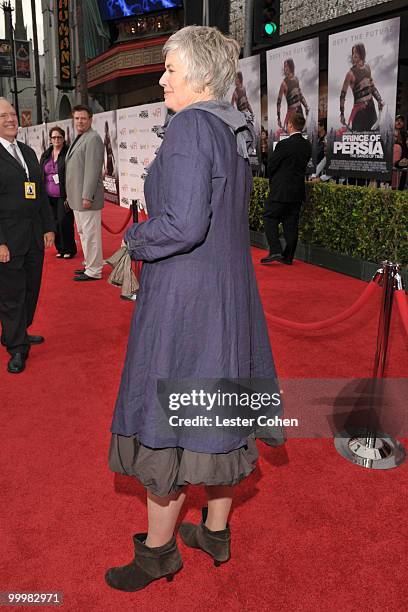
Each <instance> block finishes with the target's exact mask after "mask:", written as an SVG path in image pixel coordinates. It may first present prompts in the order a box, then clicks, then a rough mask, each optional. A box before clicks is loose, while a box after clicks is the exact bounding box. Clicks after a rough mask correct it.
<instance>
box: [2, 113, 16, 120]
mask: <svg viewBox="0 0 408 612" xmlns="http://www.w3.org/2000/svg"><path fill="white" fill-rule="evenodd" d="M9 117H10V119H17V113H2V114H1V115H0V119H8V118H9Z"/></svg>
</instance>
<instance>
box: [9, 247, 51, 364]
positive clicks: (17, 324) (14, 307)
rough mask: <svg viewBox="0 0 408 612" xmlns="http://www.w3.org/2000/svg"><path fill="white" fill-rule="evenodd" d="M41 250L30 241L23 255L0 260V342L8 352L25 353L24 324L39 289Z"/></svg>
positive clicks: (30, 319) (30, 318) (31, 314)
mask: <svg viewBox="0 0 408 612" xmlns="http://www.w3.org/2000/svg"><path fill="white" fill-rule="evenodd" d="M43 260H44V251H40V250H39V249H38V246H37V245H36V244H35V243H34V241H32V244H31V246H30V248H29V250H28V252H27V253H26V254H25V255H18V256H14V257H13V256H12V257H11V259H10V261H9V262H8V263H0V321H1V325H2V334H1V343H2V344H3V345H4V346H6V348H7V350H8V352H9V353H10V354H11V355H13V354H15V353H24V354H26V355H27V354H28V351H29V350H30V344H29V342H28V338H27V328H28V327H30V325H31V323H32V322H33V319H34V313H35V309H36V306H37V301H38V295H39V292H40V285H41V275H42V268H43Z"/></svg>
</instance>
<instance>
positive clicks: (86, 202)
mask: <svg viewBox="0 0 408 612" xmlns="http://www.w3.org/2000/svg"><path fill="white" fill-rule="evenodd" d="M82 206H83V208H85V210H89V209H90V208H92V202H91V200H82Z"/></svg>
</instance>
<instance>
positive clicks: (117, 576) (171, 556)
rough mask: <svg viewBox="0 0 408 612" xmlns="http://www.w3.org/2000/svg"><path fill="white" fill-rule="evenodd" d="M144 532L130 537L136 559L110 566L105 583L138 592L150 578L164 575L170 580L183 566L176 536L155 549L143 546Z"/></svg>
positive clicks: (145, 535)
mask: <svg viewBox="0 0 408 612" xmlns="http://www.w3.org/2000/svg"><path fill="white" fill-rule="evenodd" d="M146 538H147V533H137V534H136V535H135V536H133V542H134V545H135V558H134V559H133V561H131V562H130V563H129V564H128V565H124V566H122V567H112V568H111V569H109V570H108V571H107V572H106V575H105V580H106V582H107V583H108V585H109V586H110V587H112V588H114V589H119V590H120V591H128V592H131V591H139V590H140V589H144V587H146V586H147V585H148V584H150V582H153V580H158V579H159V578H164V577H165V578H166V579H167V580H168V581H169V582H170V581H171V580H173V576H174V574H175V573H176V572H178V571H179V570H180V569H181V568H182V567H183V562H182V559H181V555H180V551H179V549H178V547H177V543H176V538H175V537H174V536H173V537H172V538H171V540H170V542H167V544H164V546H159V547H157V548H149V547H148V546H146V545H145V543H144V542H145V540H146Z"/></svg>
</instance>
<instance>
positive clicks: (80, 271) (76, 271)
mask: <svg viewBox="0 0 408 612" xmlns="http://www.w3.org/2000/svg"><path fill="white" fill-rule="evenodd" d="M84 272H85V268H81V269H80V270H74V274H83V273H84Z"/></svg>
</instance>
